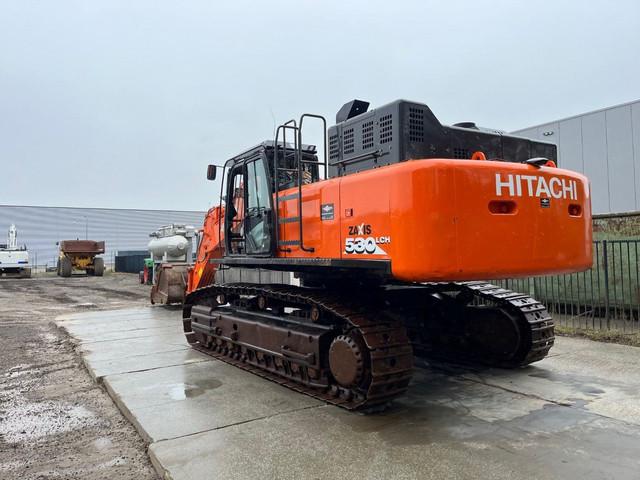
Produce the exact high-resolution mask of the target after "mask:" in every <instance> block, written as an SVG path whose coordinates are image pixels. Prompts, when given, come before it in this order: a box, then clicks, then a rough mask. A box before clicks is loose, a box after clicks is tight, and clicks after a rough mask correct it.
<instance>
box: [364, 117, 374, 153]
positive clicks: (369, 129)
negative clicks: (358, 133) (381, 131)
mask: <svg viewBox="0 0 640 480" xmlns="http://www.w3.org/2000/svg"><path fill="white" fill-rule="evenodd" d="M369 148H373V120H372V121H370V122H364V123H363V124H362V149H363V150H367V149H369Z"/></svg>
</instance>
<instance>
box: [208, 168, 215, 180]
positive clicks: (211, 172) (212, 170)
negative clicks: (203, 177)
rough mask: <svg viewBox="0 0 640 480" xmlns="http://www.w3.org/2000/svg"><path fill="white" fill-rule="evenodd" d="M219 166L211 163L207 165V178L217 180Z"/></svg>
mask: <svg viewBox="0 0 640 480" xmlns="http://www.w3.org/2000/svg"><path fill="white" fill-rule="evenodd" d="M216 171H217V168H216V166H215V165H209V166H208V167H207V180H215V179H216V173H217V172H216Z"/></svg>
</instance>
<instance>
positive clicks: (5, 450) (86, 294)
mask: <svg viewBox="0 0 640 480" xmlns="http://www.w3.org/2000/svg"><path fill="white" fill-rule="evenodd" d="M148 292H149V287H148V286H143V285H140V284H138V282H137V276H136V275H128V274H117V273H114V274H106V275H105V276H104V277H102V278H100V277H85V276H78V277H72V278H58V277H56V276H49V275H46V276H41V277H36V278H32V279H5V278H0V332H1V335H0V478H1V479H50V478H51V479H53V478H56V479H60V478H64V479H76V478H78V479H80V478H81V479H88V480H93V479H136V480H139V479H157V478H158V477H157V475H156V473H155V471H154V470H153V467H152V466H151V463H150V461H149V459H148V457H147V453H146V445H145V444H144V442H143V441H142V439H141V438H140V437H139V436H138V434H137V432H136V431H135V430H134V428H133V426H132V425H131V424H130V423H129V422H128V421H127V420H126V419H125V418H124V417H123V416H122V415H121V414H120V412H119V410H118V409H117V408H116V406H115V405H114V404H113V403H112V401H111V399H110V398H109V396H108V395H107V394H106V393H105V392H104V391H103V390H102V388H101V387H99V386H98V385H97V384H96V383H95V382H94V381H93V380H92V379H91V377H90V376H89V374H88V373H87V371H86V369H85V367H84V365H83V364H82V362H81V359H80V356H79V355H78V354H77V353H76V350H75V347H74V344H73V342H72V341H71V340H70V339H69V337H68V336H67V335H66V334H65V333H64V332H62V331H61V330H58V329H57V328H56V327H55V325H53V324H52V323H51V321H52V320H53V319H54V318H55V317H56V316H58V315H61V314H63V313H69V312H77V311H81V310H82V309H115V308H125V307H132V306H138V305H140V306H142V305H146V304H148Z"/></svg>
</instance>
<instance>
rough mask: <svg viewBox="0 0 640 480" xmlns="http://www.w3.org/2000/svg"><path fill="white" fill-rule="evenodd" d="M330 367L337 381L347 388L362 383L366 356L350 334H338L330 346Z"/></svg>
mask: <svg viewBox="0 0 640 480" xmlns="http://www.w3.org/2000/svg"><path fill="white" fill-rule="evenodd" d="M329 368H330V369H331V374H332V375H333V378H335V379H336V381H337V382H338V383H339V384H340V385H342V386H343V387H345V388H349V387H354V386H357V385H359V384H360V382H361V381H362V377H363V374H364V356H363V354H362V349H361V347H360V345H358V342H357V341H356V340H355V339H354V338H352V337H351V336H350V335H338V336H337V337H336V338H334V339H333V342H331V346H330V347H329Z"/></svg>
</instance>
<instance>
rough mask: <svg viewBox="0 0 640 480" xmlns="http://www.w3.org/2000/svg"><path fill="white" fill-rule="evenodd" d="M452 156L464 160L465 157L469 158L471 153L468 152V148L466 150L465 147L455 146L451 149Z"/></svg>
mask: <svg viewBox="0 0 640 480" xmlns="http://www.w3.org/2000/svg"><path fill="white" fill-rule="evenodd" d="M453 158H458V159H460V160H466V159H469V158H471V154H470V153H469V150H467V149H466V148H458V147H455V148H454V149H453Z"/></svg>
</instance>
